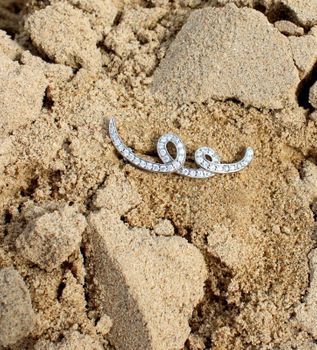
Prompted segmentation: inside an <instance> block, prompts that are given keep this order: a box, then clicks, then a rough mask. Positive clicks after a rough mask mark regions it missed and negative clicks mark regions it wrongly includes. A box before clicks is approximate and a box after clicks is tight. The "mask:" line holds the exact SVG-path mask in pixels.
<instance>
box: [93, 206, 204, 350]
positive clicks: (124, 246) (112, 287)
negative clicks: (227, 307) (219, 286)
mask: <svg viewBox="0 0 317 350" xmlns="http://www.w3.org/2000/svg"><path fill="white" fill-rule="evenodd" d="M90 225H91V228H92V232H91V233H90V236H91V238H90V239H91V244H92V247H93V249H92V251H93V252H92V254H93V256H92V260H93V262H94V276H95V277H94V278H95V281H96V284H97V288H98V289H99V292H98V294H99V296H98V300H99V303H100V304H101V307H102V308H103V309H104V310H105V311H106V312H107V314H109V316H110V317H111V318H112V319H113V327H112V328H111V330H110V339H112V341H113V342H114V344H115V346H116V348H117V349H126V348H128V349H178V348H181V347H182V345H183V344H184V342H185V340H186V338H187V337H188V335H189V332H190V329H189V326H188V320H189V318H190V315H191V312H192V309H193V307H194V306H195V305H196V304H197V303H198V302H199V301H200V300H201V299H202V296H203V285H204V281H205V279H206V269H205V264H204V260H203V257H202V255H201V254H200V253H199V251H198V250H197V249H196V248H195V247H194V246H193V245H190V244H188V243H187V242H186V240H184V239H182V238H179V237H172V238H169V239H167V238H160V237H152V236H151V235H150V233H149V232H147V231H146V230H143V229H134V230H133V231H130V230H129V229H128V228H127V227H126V226H125V225H124V223H123V222H121V221H120V219H119V217H118V216H117V215H116V214H113V213H111V212H109V211H107V210H104V209H103V210H101V211H100V212H99V213H96V214H93V215H92V216H91V218H90ZM123 304H125V305H126V307H125V309H124V310H123V309H122V305H123ZM175 329H177V333H175Z"/></svg>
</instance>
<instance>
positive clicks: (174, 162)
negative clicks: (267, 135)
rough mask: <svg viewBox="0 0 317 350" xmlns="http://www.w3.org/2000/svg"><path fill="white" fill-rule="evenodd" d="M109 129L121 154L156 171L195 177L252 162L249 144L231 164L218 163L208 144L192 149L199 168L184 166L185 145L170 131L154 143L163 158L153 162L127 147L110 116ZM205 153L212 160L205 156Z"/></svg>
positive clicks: (217, 158)
mask: <svg viewBox="0 0 317 350" xmlns="http://www.w3.org/2000/svg"><path fill="white" fill-rule="evenodd" d="M109 132H110V137H111V139H112V141H113V143H114V145H115V147H116V149H117V150H118V151H119V153H121V154H122V156H123V157H125V158H126V159H128V160H129V161H130V162H131V163H133V164H134V165H136V166H137V167H139V168H142V169H145V170H149V171H155V172H164V173H172V172H177V173H178V174H181V175H184V176H189V177H194V178H207V177H210V176H214V175H215V173H222V174H223V173H233V172H237V171H240V170H242V169H243V168H245V167H246V166H247V165H249V163H250V162H251V160H252V158H253V150H252V148H251V147H248V148H247V149H246V153H245V156H244V157H243V159H241V160H240V161H239V162H236V163H231V164H220V158H219V156H218V154H217V153H216V152H215V151H214V150H212V149H211V148H209V147H201V148H199V149H198V150H197V151H196V153H195V161H196V163H197V164H198V165H199V166H201V168H199V169H193V168H187V167H184V163H185V159H186V149H185V146H184V144H183V142H182V140H181V139H180V138H179V137H178V136H176V135H173V134H164V135H163V136H161V137H160V139H159V141H158V143H157V151H158V154H159V157H160V158H161V160H162V161H163V162H164V164H160V163H154V162H150V161H147V160H144V159H142V158H140V157H138V156H136V155H135V154H134V153H133V151H132V150H131V148H129V147H127V146H126V145H125V144H124V143H123V141H122V140H121V138H120V136H119V135H118V132H117V129H116V126H115V122H114V119H113V118H111V119H110V123H109ZM170 142H171V143H173V144H174V146H175V148H176V159H173V158H172V157H171V155H170V153H169V151H168V149H167V144H168V143H170ZM206 155H208V156H209V157H210V158H211V159H212V161H210V160H207V159H206Z"/></svg>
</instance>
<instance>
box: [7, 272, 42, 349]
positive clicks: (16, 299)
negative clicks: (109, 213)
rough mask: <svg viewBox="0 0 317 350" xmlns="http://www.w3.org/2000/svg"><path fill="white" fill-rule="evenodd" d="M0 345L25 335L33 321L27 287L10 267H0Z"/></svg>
mask: <svg viewBox="0 0 317 350" xmlns="http://www.w3.org/2000/svg"><path fill="white" fill-rule="evenodd" d="M0 300H1V303H0V345H1V346H5V347H6V346H9V345H11V344H14V343H16V342H17V341H18V340H20V339H22V338H24V337H26V336H27V335H28V334H29V333H30V331H31V330H32V328H33V326H34V322H35V313H34V311H33V308H32V304H31V298H30V294H29V291H28V288H27V286H26V284H25V282H24V281H23V279H22V277H21V276H20V274H19V273H18V272H17V271H16V270H14V269H13V268H11V267H8V268H2V269H0Z"/></svg>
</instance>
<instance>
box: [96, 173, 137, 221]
mask: <svg viewBox="0 0 317 350" xmlns="http://www.w3.org/2000/svg"><path fill="white" fill-rule="evenodd" d="M141 200H142V199H141V197H140V195H139V194H138V193H137V192H136V190H135V188H134V187H133V186H132V185H131V183H130V182H129V180H128V179H127V178H126V177H124V176H122V175H121V174H118V175H115V174H113V175H110V176H109V177H108V178H107V179H106V181H105V183H104V186H103V187H102V188H100V189H99V190H98V191H97V192H96V196H95V199H94V205H95V206H96V207H97V208H106V209H109V210H111V211H114V212H117V213H119V214H125V213H126V212H127V211H128V210H129V209H131V208H133V207H134V206H136V205H138V204H139V203H140V202H141Z"/></svg>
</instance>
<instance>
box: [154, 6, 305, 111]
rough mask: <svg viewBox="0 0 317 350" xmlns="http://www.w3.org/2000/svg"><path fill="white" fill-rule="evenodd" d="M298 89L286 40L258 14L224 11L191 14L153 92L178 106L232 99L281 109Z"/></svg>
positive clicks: (232, 9) (162, 65)
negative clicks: (179, 103)
mask: <svg viewBox="0 0 317 350" xmlns="http://www.w3.org/2000/svg"><path fill="white" fill-rule="evenodd" d="M237 62H239V63H238V64H237ZM282 72H283V74H281V73H282ZM298 83H299V79H298V74H297V71H296V68H295V67H294V65H293V61H292V57H291V54H290V52H289V48H288V43H287V39H286V38H285V37H284V36H283V35H282V34H280V33H279V32H278V31H277V30H276V29H274V28H273V27H272V26H271V24H270V23H269V22H268V20H267V19H266V18H265V16H263V15H262V14H261V13H259V12H257V11H255V10H253V9H247V8H243V9H238V8H237V7H236V6H235V5H227V6H226V7H224V8H220V9H216V8H208V9H203V10H198V11H195V12H193V13H192V14H191V16H190V17H189V19H188V21H187V22H186V24H185V25H184V26H183V28H182V30H181V31H180V32H179V33H178V35H177V37H176V38H175V40H174V41H173V43H172V45H171V46H170V47H169V50H168V52H167V54H166V57H165V58H164V59H163V60H162V61H161V63H160V66H159V68H158V69H157V70H156V72H155V74H154V78H153V91H154V92H156V93H158V94H159V95H163V96H164V97H166V98H168V99H172V100H177V101H179V102H181V103H186V102H192V101H201V102H203V101H206V100H208V99H212V98H215V99H218V100H226V99H237V100H239V101H242V102H244V103H245V104H246V105H252V106H256V107H267V108H282V107H283V106H285V105H286V104H289V103H291V102H294V100H295V89H296V86H297V84H298ZM189 87H190V88H189Z"/></svg>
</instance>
